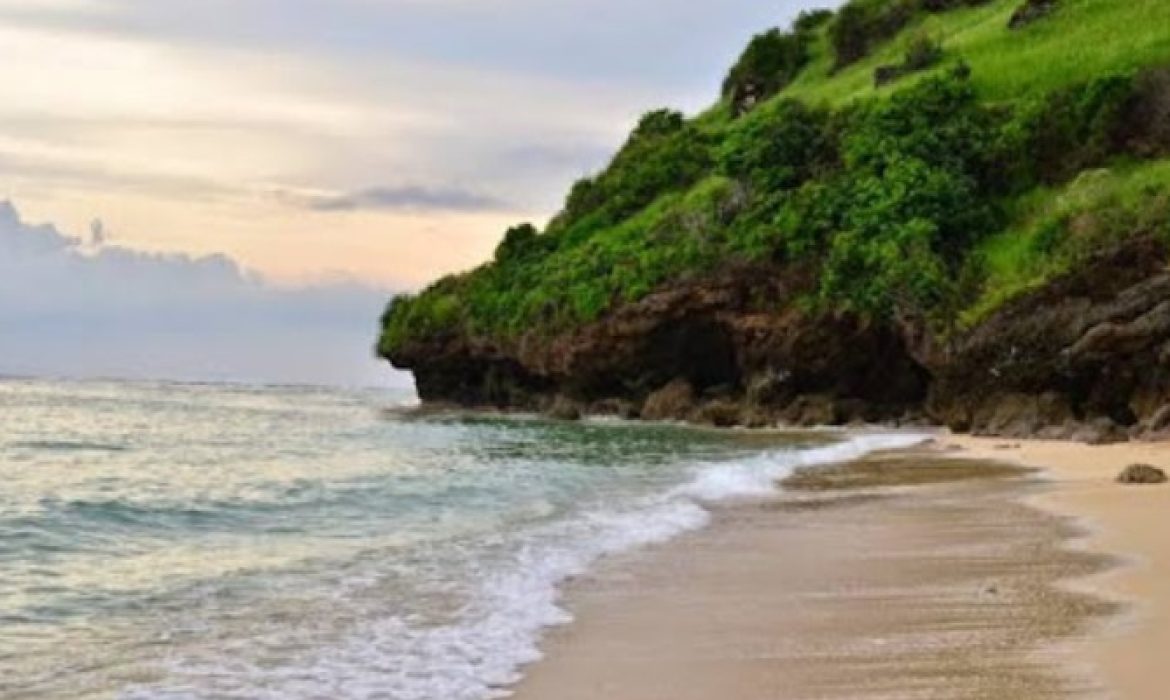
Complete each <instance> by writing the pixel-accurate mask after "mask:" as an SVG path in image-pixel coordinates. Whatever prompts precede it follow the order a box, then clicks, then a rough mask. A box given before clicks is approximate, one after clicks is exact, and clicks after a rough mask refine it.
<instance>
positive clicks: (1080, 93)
mask: <svg viewBox="0 0 1170 700" xmlns="http://www.w3.org/2000/svg"><path fill="white" fill-rule="evenodd" d="M1133 94H1134V87H1133V79H1132V78H1129V77H1125V76H1106V77H1103V78H1097V79H1095V80H1091V81H1089V82H1087V83H1082V84H1080V85H1073V86H1071V87H1067V88H1062V89H1060V90H1057V91H1055V92H1053V93H1051V94H1049V95H1044V96H1040V97H1037V98H1034V99H1032V100H1029V101H1026V102H1025V103H1024V104H1023V105H1022V106H1021V107H1020V108H1019V109H1018V110H1017V121H1016V124H1014V125H1012V127H1011V129H1012V131H1013V137H1014V138H1015V139H1018V140H1019V147H1022V148H1023V149H1024V151H1025V153H1024V154H1023V156H1022V157H1023V160H1024V161H1025V162H1027V163H1028V165H1029V166H1030V168H1031V172H1030V173H1029V175H1030V176H1031V177H1032V178H1036V179H1040V180H1042V181H1044V182H1050V183H1052V182H1063V181H1065V180H1068V179H1069V178H1070V177H1072V176H1073V175H1075V174H1076V173H1078V172H1080V171H1081V170H1084V169H1085V168H1089V167H1093V166H1096V165H1100V164H1101V163H1103V162H1104V161H1105V159H1106V158H1108V157H1109V156H1110V155H1111V154H1113V153H1115V152H1117V150H1118V142H1119V141H1120V140H1121V136H1120V132H1121V128H1122V125H1123V124H1124V116H1125V114H1126V111H1125V110H1126V106H1127V104H1128V103H1129V101H1130V99H1131V97H1132V95H1133Z"/></svg>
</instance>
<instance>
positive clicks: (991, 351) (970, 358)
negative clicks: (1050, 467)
mask: <svg viewBox="0 0 1170 700" xmlns="http://www.w3.org/2000/svg"><path fill="white" fill-rule="evenodd" d="M1166 260H1167V251H1166V249H1165V246H1164V245H1163V244H1161V243H1159V242H1156V241H1155V240H1153V239H1138V240H1135V241H1132V242H1130V243H1128V244H1126V245H1124V246H1121V247H1120V248H1118V249H1116V250H1113V251H1111V252H1109V253H1106V254H1103V255H1101V256H1100V257H1098V258H1097V259H1095V260H1093V261H1091V262H1089V263H1087V264H1085V265H1084V266H1082V267H1081V268H1080V269H1078V270H1076V271H1075V272H1073V273H1070V274H1068V275H1066V276H1064V277H1063V278H1060V279H1057V280H1056V281H1054V282H1052V283H1051V284H1048V285H1047V286H1045V287H1044V288H1042V289H1040V290H1038V291H1036V292H1033V293H1031V294H1027V295H1025V296H1023V297H1022V298H1019V299H1017V300H1015V301H1013V302H1011V303H1009V304H1008V305H1007V306H1006V307H1005V308H1003V309H1002V310H1000V311H999V312H998V313H996V314H995V315H993V316H992V317H991V318H989V319H987V320H986V321H985V322H983V323H982V324H981V325H980V326H979V327H978V328H976V329H975V330H973V331H972V332H970V333H968V334H967V335H966V336H964V337H962V338H960V339H959V340H958V341H957V342H956V343H955V344H954V346H953V347H952V348H951V351H950V353H949V354H948V355H947V357H946V358H945V361H943V362H941V363H939V364H938V365H937V366H934V367H932V368H931V369H932V374H933V377H934V381H933V382H932V386H931V391H930V399H929V402H928V407H929V412H930V413H931V415H933V416H935V417H936V418H937V419H938V420H940V421H941V422H943V423H945V424H947V425H949V426H950V427H952V428H953V429H956V430H960V431H967V430H970V431H972V432H976V433H983V434H994V435H1006V436H1017V437H1024V436H1037V435H1038V436H1041V437H1052V438H1067V439H1079V440H1085V441H1089V442H1108V441H1115V440H1122V439H1125V438H1126V437H1128V436H1157V435H1160V434H1162V433H1163V431H1165V430H1166V429H1167V426H1168V425H1170V408H1167V407H1166V404H1167V403H1168V402H1170V272H1168V271H1167V269H1166Z"/></svg>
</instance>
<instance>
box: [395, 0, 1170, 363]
mask: <svg viewBox="0 0 1170 700" xmlns="http://www.w3.org/2000/svg"><path fill="white" fill-rule="evenodd" d="M1022 2H1023V3H1024V4H1023V7H1021V3H1022ZM1031 5H1035V6H1036V7H1037V8H1039V9H1032V10H1029V9H1028V7H1029V6H1031ZM1040 5H1043V7H1042V8H1040ZM1021 11H1023V12H1026V13H1027V14H1028V15H1029V17H1030V18H1031V19H1030V20H1029V21H1027V22H1021V21H1014V20H1013V16H1016V15H1017V14H1018V12H1021ZM1168 22H1170V5H1168V4H1167V3H1165V2H1164V1H1163V0H1142V1H1138V2H1128V3H1119V2H1116V1H1115V0H1061V1H1060V2H1059V3H1057V2H1046V3H1036V2H1034V1H1033V0H990V1H985V2H980V1H978V0H967V1H960V0H852V1H851V2H849V3H848V4H847V5H845V6H844V7H843V8H841V9H840V10H838V11H837V12H836V13H829V12H817V13H810V14H806V15H802V16H801V17H800V18H799V19H798V20H797V22H796V23H795V24H794V26H793V28H792V29H791V30H790V31H787V32H784V31H780V30H772V31H769V32H766V33H764V34H761V35H759V36H757V37H756V38H755V39H754V40H753V41H752V42H751V43H750V44H749V46H748V49H747V50H746V51H745V53H744V55H743V57H742V58H741V59H740V61H739V62H737V64H736V65H735V66H734V67H733V68H732V70H731V71H730V72H729V74H728V77H727V80H726V81H725V84H724V86H723V98H722V100H721V101H720V103H719V104H718V105H717V106H716V107H714V108H713V109H711V110H709V111H708V112H707V113H705V114H703V115H700V116H698V117H695V118H691V119H688V118H686V117H684V116H683V115H681V114H679V113H677V112H674V111H670V110H658V111H654V112H651V113H649V114H647V115H646V116H645V117H643V118H642V119H641V121H640V122H639V124H638V125H637V127H636V128H635V129H634V131H633V133H632V134H631V135H630V137H629V139H628V140H627V142H626V143H625V144H624V145H623V146H622V147H621V149H620V150H619V151H618V153H617V155H616V156H615V157H614V159H613V160H612V162H611V163H610V165H609V166H608V167H607V168H606V169H605V170H603V171H602V172H600V173H598V174H597V175H595V176H593V177H590V178H586V179H584V180H582V181H580V182H578V183H576V184H575V185H574V186H573V187H572V189H571V191H570V193H569V195H568V197H567V200H566V202H565V206H564V208H563V210H562V211H561V212H560V213H559V214H558V215H557V216H556V217H555V218H554V219H553V220H552V221H551V222H549V224H548V225H547V226H546V227H545V228H544V230H543V231H540V230H538V229H537V228H536V227H534V226H532V225H531V224H522V225H519V226H516V227H514V228H512V229H510V230H509V231H508V232H507V233H506V235H505V236H504V239H503V241H502V242H501V244H500V246H499V248H498V249H497V251H496V255H495V258H494V260H493V261H491V262H489V263H487V264H485V265H484V266H482V267H480V268H478V269H476V270H472V271H470V272H468V273H465V274H462V275H456V276H452V277H448V278H445V279H443V280H440V281H439V282H437V283H436V284H434V285H433V286H432V287H430V288H428V289H427V290H425V291H424V292H422V293H421V294H418V295H407V296H402V297H399V298H397V299H396V300H394V301H393V302H392V304H391V305H390V307H389V308H388V309H387V313H386V314H385V316H384V318H383V325H384V327H383V334H382V338H381V343H380V346H379V349H380V352H381V353H382V354H384V355H386V356H392V355H394V353H395V351H396V350H398V349H400V348H402V347H404V346H406V345H408V344H410V343H412V342H419V341H425V340H428V339H433V338H440V337H463V338H476V339H491V340H493V341H496V342H500V343H507V342H515V341H516V339H518V338H520V337H523V338H525V339H526V341H528V342H547V341H550V340H551V339H552V338H555V337H556V336H557V335H558V334H560V333H564V332H566V331H569V330H571V329H573V328H576V327H579V326H580V325H581V324H584V323H588V322H590V321H593V320H595V319H598V318H599V317H602V316H603V315H605V314H606V313H610V312H612V311H614V310H615V309H618V308H620V307H621V306H623V305H626V304H630V303H633V302H636V301H637V300H639V299H642V298H644V297H646V296H647V295H648V294H650V293H652V292H653V291H655V290H656V289H660V288H661V287H662V286H663V285H665V284H668V283H677V282H678V281H679V280H681V279H687V278H695V277H700V276H702V275H706V274H712V273H714V272H715V271H717V270H719V269H725V268H727V267H728V266H731V265H736V264H743V263H766V264H771V265H777V266H784V265H797V266H801V267H803V268H811V269H814V270H815V271H816V274H815V279H816V280H817V282H816V284H815V288H813V289H810V290H806V291H805V292H804V293H803V296H802V298H801V299H799V300H798V301H797V303H798V304H799V305H800V306H801V307H802V308H807V309H818V310H824V311H841V310H845V311H849V312H852V313H855V314H858V315H860V316H862V317H865V318H871V319H876V320H889V319H895V318H897V319H907V318H910V319H916V320H918V321H920V322H921V323H922V325H924V326H925V327H927V328H929V329H930V332H931V333H933V334H936V335H937V336H939V337H946V336H947V335H948V334H951V333H954V332H955V331H956V330H959V329H961V328H963V327H967V326H970V325H971V324H974V323H977V322H978V321H979V320H980V319H982V318H985V317H986V316H987V315H988V314H989V313H991V312H993V311H994V310H995V309H997V308H999V307H1001V306H1002V305H1003V304H1005V303H1006V302H1008V301H1009V300H1011V299H1012V298H1014V297H1016V296H1018V295H1019V294H1021V293H1024V292H1026V291H1027V290H1030V289H1034V288H1035V287H1037V286H1038V285H1040V284H1042V283H1043V282H1044V281H1045V280H1048V279H1051V278H1052V277H1053V276H1055V275H1057V274H1060V273H1061V272H1063V271H1066V270H1068V269H1069V268H1070V267H1071V266H1073V265H1075V264H1076V263H1077V261H1078V260H1082V259H1084V257H1085V256H1086V255H1088V254H1089V253H1090V252H1091V251H1093V250H1096V249H1099V248H1101V247H1102V246H1105V245H1106V244H1108V243H1109V242H1111V241H1116V240H1117V239H1118V238H1121V237H1125V236H1130V235H1135V234H1153V235H1170V223H1168V221H1170V194H1168V193H1170V162H1167V161H1164V160H1160V159H1162V158H1164V157H1166V156H1168V155H1170V70H1167V69H1166V68H1163V67H1162V66H1165V65H1170V33H1167V32H1166V30H1165V27H1166V26H1168ZM1009 25H1013V26H1014V27H1015V28H1009ZM883 69H884V72H883ZM875 77H877V78H878V80H877V81H876V82H877V83H880V85H875ZM778 303H779V302H778Z"/></svg>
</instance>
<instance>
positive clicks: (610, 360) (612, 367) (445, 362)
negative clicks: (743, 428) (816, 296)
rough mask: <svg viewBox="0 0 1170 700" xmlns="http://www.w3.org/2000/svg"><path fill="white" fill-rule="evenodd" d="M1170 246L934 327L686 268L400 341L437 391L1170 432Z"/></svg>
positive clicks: (421, 386) (509, 398) (564, 401)
mask: <svg viewBox="0 0 1170 700" xmlns="http://www.w3.org/2000/svg"><path fill="white" fill-rule="evenodd" d="M1167 257H1168V255H1167V250H1166V247H1165V245H1164V244H1162V243H1160V242H1158V241H1157V240H1155V239H1153V238H1139V239H1134V240H1131V241H1130V242H1128V243H1126V244H1124V245H1122V246H1120V247H1118V248H1117V249H1115V250H1112V251H1110V252H1108V253H1106V254H1103V255H1100V256H1099V257H1097V258H1095V259H1093V260H1091V261H1089V262H1087V263H1085V264H1083V265H1081V266H1080V267H1079V268H1078V269H1077V270H1075V271H1074V272H1071V273H1069V274H1067V275H1065V276H1064V277H1062V278H1060V279H1057V280H1055V281H1053V282H1052V283H1050V284H1048V285H1046V286H1045V287H1043V288H1041V289H1039V290H1036V291H1034V292H1032V293H1029V294H1026V295H1023V296H1022V297H1020V298H1017V299H1016V300H1014V301H1012V302H1010V303H1009V304H1007V305H1006V306H1004V307H1003V308H1002V309H1000V310H999V311H998V312H997V313H995V314H994V315H992V316H991V317H989V318H988V319H986V320H985V321H984V322H982V323H981V324H980V325H979V326H978V327H976V328H974V329H972V330H970V331H968V332H966V333H965V334H962V335H960V336H958V337H955V338H952V339H951V341H950V342H949V343H948V344H946V345H941V344H939V343H938V342H937V341H936V340H935V339H934V338H933V337H932V336H931V335H930V334H929V333H927V332H925V330H924V328H923V326H922V325H921V324H915V323H909V322H904V323H898V324H894V323H885V324H883V323H875V322H872V321H867V320H865V319H863V318H860V317H857V316H855V315H852V314H847V313H838V314H813V313H809V312H806V311H803V310H802V308H803V307H804V306H805V305H803V304H801V303H799V299H800V298H801V297H802V296H803V295H806V294H808V293H809V292H810V291H811V290H812V288H813V281H812V279H811V276H810V275H809V274H807V272H806V271H803V270H800V269H793V268H783V267H779V266H774V265H757V266H741V267H738V268H735V269H727V270H724V271H722V272H721V273H718V274H712V275H710V276H707V277H704V278H696V279H690V280H685V281H680V282H678V283H676V284H673V285H670V286H669V287H666V288H664V289H662V290H660V291H658V292H656V293H654V294H651V295H650V296H648V297H646V298H644V299H642V300H641V301H638V302H636V303H632V304H627V305H624V306H622V307H620V308H619V309H617V310H616V311H614V312H612V313H610V314H609V315H607V316H605V317H604V318H602V319H600V320H598V321H596V322H594V323H591V324H588V325H585V326H583V327H581V328H578V329H576V330H574V331H571V332H567V333H564V334H561V335H559V336H556V337H553V338H539V337H533V336H522V337H519V338H515V339H512V340H510V341H507V342H498V341H492V340H486V339H475V338H464V337H442V338H431V339H429V340H428V341H427V342H423V343H415V344H412V345H407V346H405V347H402V348H399V349H397V350H396V351H395V353H394V354H393V355H392V356H391V357H390V358H389V359H390V360H391V361H392V362H393V363H394V364H395V365H396V366H398V367H400V368H403V369H410V370H412V371H413V372H414V373H415V377H416V382H417V386H418V390H419V393H420V395H421V396H422V398H423V399H424V400H426V401H436V402H437V401H445V402H454V403H458V404H462V405H466V406H490V407H496V408H505V409H521V410H530V411H544V412H546V413H550V414H553V415H556V416H560V417H564V418H572V417H575V416H577V415H579V414H581V413H607V414H613V415H620V416H623V417H627V418H636V417H642V418H645V419H654V420H688V421H693V422H699V423H706V424H710V425H717V426H725V425H747V426H766V425H772V424H776V423H783V424H790V425H843V424H848V423H854V422H867V423H874V422H885V423H898V424H905V423H907V422H924V421H927V420H929V421H931V422H934V423H939V424H944V425H947V426H950V427H951V428H953V429H955V430H957V431H961V432H967V431H970V432H974V433H978V434H987V435H1003V436H1010V437H1029V436H1040V437H1049V438H1061V439H1073V440H1082V441H1086V442H1110V441H1116V440H1123V439H1128V438H1132V437H1136V438H1149V439H1159V438H1170V271H1168V270H1167V267H1166V260H1167Z"/></svg>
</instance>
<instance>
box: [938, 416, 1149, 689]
mask: <svg viewBox="0 0 1170 700" xmlns="http://www.w3.org/2000/svg"><path fill="white" fill-rule="evenodd" d="M947 442H948V443H951V444H955V445H957V446H960V447H962V448H964V452H965V454H968V455H970V456H972V457H993V456H994V457H995V458H997V459H1001V460H1009V461H1011V462H1013V463H1017V464H1025V465H1032V466H1036V467H1042V468H1043V469H1044V474H1045V476H1046V477H1047V478H1048V479H1050V480H1051V482H1050V487H1049V488H1046V489H1044V490H1043V491H1042V492H1041V493H1040V494H1038V495H1036V496H1034V497H1032V498H1030V499H1029V501H1028V502H1029V503H1030V504H1032V505H1034V506H1036V507H1039V508H1042V509H1044V510H1046V511H1048V512H1051V513H1055V514H1060V515H1064V516H1069V517H1074V518H1077V519H1079V520H1080V521H1081V522H1082V523H1084V525H1085V527H1086V528H1087V530H1088V536H1087V537H1085V538H1083V539H1082V540H1080V541H1078V542H1077V546H1078V547H1080V548H1082V549H1083V550H1086V551H1094V552H1104V553H1108V554H1110V555H1112V556H1115V557H1117V558H1119V560H1120V566H1117V567H1113V568H1111V569H1109V570H1108V571H1106V572H1104V573H1103V574H1102V575H1100V576H1094V577H1091V578H1089V579H1084V580H1079V581H1076V582H1075V586H1076V588H1077V589H1078V590H1081V591H1086V592H1090V593H1093V594H1095V595H1098V596H1102V597H1105V598H1108V599H1113V600H1117V601H1121V602H1123V603H1125V604H1127V605H1128V606H1129V609H1128V611H1127V613H1126V614H1125V615H1124V616H1123V617H1122V619H1121V620H1120V621H1119V624H1117V625H1114V626H1112V627H1111V628H1110V629H1109V630H1108V631H1107V633H1106V634H1102V635H1098V636H1095V637H1093V638H1091V639H1088V640H1084V641H1083V643H1079V644H1078V645H1077V650H1076V652H1075V653H1076V656H1077V657H1078V658H1079V660H1080V661H1081V662H1082V663H1083V664H1085V665H1091V666H1092V667H1094V668H1096V669H1097V672H1098V674H1099V676H1100V677H1101V679H1102V680H1103V681H1104V683H1105V685H1106V687H1107V688H1108V689H1109V690H1110V693H1111V696H1112V697H1117V698H1124V699H1125V700H1130V699H1132V700H1145V699H1147V698H1148V699H1149V700H1155V699H1157V700H1160V699H1161V698H1165V697H1167V695H1168V691H1167V689H1166V683H1165V681H1164V679H1163V678H1162V673H1163V672H1164V664H1165V650H1166V649H1170V585H1167V581H1170V537H1168V536H1167V530H1166V525H1167V518H1168V517H1170V487H1167V486H1166V485H1161V486H1121V485H1119V484H1117V483H1116V482H1115V479H1116V477H1117V475H1118V473H1119V472H1121V470H1122V469H1124V468H1125V467H1126V466H1128V465H1130V464H1135V463H1139V464H1141V463H1145V464H1152V465H1154V466H1157V467H1160V468H1162V469H1166V468H1167V467H1168V466H1170V443H1165V442H1148V443H1147V442H1129V443H1119V444H1116V445H1103V446H1088V445H1081V444H1076V443H1070V442H1053V441H1038V440H1026V441H1013V440H1002V439H995V438H970V437H952V438H949V439H948V440H947Z"/></svg>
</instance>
